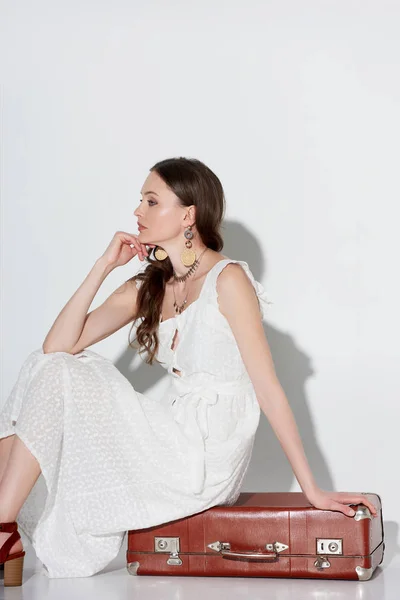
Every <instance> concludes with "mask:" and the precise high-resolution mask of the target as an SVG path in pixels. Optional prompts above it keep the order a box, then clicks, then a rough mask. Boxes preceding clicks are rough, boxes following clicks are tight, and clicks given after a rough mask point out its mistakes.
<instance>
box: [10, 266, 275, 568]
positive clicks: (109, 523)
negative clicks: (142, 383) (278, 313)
mask: <svg viewBox="0 0 400 600" xmlns="http://www.w3.org/2000/svg"><path fill="white" fill-rule="evenodd" d="M230 262H233V263H239V264H241V265H242V267H243V268H244V270H245V272H246V273H247V275H248V277H249V278H250V280H251V281H252V283H253V285H254V288H255V290H256V292H257V295H258V298H259V300H260V308H261V312H262V314H263V316H265V309H266V306H267V304H269V302H268V299H267V295H266V293H265V291H264V289H263V287H262V286H261V284H260V283H259V282H258V281H256V280H255V279H254V277H253V275H252V273H251V271H250V269H249V267H248V264H247V263H246V262H244V261H237V260H233V259H222V260H221V261H219V262H218V263H216V264H215V265H214V266H213V267H212V268H211V270H210V271H209V272H208V273H207V275H206V278H205V281H204V284H203V287H202V290H201V293H200V296H199V298H198V299H197V300H196V301H195V302H193V303H192V304H190V305H189V306H188V308H187V309H186V310H184V311H183V312H182V313H181V314H180V315H177V316H175V317H173V318H171V319H167V320H166V321H162V322H160V325H159V338H160V349H159V352H158V354H157V358H158V360H159V361H161V363H162V366H164V367H165V368H166V369H167V371H168V377H169V379H170V385H169V387H168V389H167V393H166V394H165V395H164V396H163V397H162V398H159V399H158V400H157V401H155V400H153V399H151V398H150V397H148V396H147V395H145V394H142V393H140V392H137V391H136V390H135V389H134V387H133V386H132V384H131V383H130V382H129V381H128V379H126V378H125V377H124V376H123V375H122V374H121V372H120V371H119V370H118V369H117V368H116V367H115V366H114V364H113V363H112V361H111V360H109V359H107V358H105V357H103V356H101V355H99V354H97V353H96V352H93V351H91V350H83V351H82V352H80V353H79V354H75V355H71V354H69V353H67V352H53V353H49V354H44V353H43V351H42V349H39V350H35V351H34V352H32V353H31V354H30V355H29V356H28V357H27V359H26V360H25V362H24V363H23V365H22V367H21V370H20V373H19V376H18V379H17V381H16V383H15V385H14V387H13V389H12V391H11V394H10V396H9V397H8V399H7V401H6V403H5V405H4V406H3V408H2V410H1V413H0V438H3V437H6V436H8V435H11V434H13V433H16V434H17V435H18V436H19V437H20V438H21V439H22V441H23V442H24V443H25V444H26V446H27V447H28V449H29V450H30V451H31V452H32V454H33V455H34V456H35V457H36V459H37V460H38V462H39V464H40V467H41V474H40V476H39V479H38V480H37V482H36V483H35V485H34V487H33V489H32V491H31V493H30V494H29V496H28V498H27V499H26V501H25V503H24V505H23V507H22V508H21V510H20V512H19V515H18V517H17V519H16V520H17V523H18V525H19V527H20V529H21V530H22V531H23V533H25V535H27V537H28V539H29V540H30V541H31V543H32V545H33V547H34V549H35V552H36V555H37V557H38V558H39V559H40V561H41V562H42V564H43V567H44V568H43V572H44V573H45V574H46V575H47V576H48V577H50V578H56V577H86V576H90V575H93V574H95V573H97V572H99V571H100V570H102V569H103V568H104V567H105V566H106V565H107V564H108V563H109V562H110V561H111V560H112V559H113V558H114V557H115V556H116V555H117V554H118V552H119V550H120V548H121V545H122V542H123V539H124V536H125V534H126V532H127V531H128V530H133V529H141V528H146V527H151V526H153V525H157V524H161V523H165V522H168V521H172V520H175V519H179V518H182V517H185V516H189V515H192V514H194V513H197V512H200V511H203V510H205V509H208V508H211V507H212V506H216V505H219V504H233V503H234V502H235V501H236V499H237V497H238V495H239V490H240V486H241V483H242V480H243V477H244V475H245V472H246V469H247V467H248V465H249V462H250V458H251V452H252V448H253V443H254V436H255V433H256V430H257V427H258V423H259V417H260V407H259V404H258V401H257V398H256V395H255V391H254V387H253V385H252V383H251V380H250V378H249V376H248V373H247V370H246V368H245V366H244V363H243V361H242V359H241V355H240V352H239V349H238V347H237V344H236V341H235V338H234V336H233V333H232V331H231V328H230V326H229V323H228V321H227V320H226V319H225V317H224V316H223V315H222V313H221V312H220V311H219V307H218V301H217V291H216V281H217V276H218V274H219V273H220V272H221V271H222V269H223V268H224V266H225V265H227V264H228V263H230ZM138 285H140V282H138ZM176 329H177V330H178V331H179V342H178V344H177V346H176V348H175V350H172V349H171V345H172V340H173V337H174V333H175V330H176ZM174 368H175V369H178V370H179V371H181V375H178V374H177V373H176V372H175V371H174V370H173V369H174Z"/></svg>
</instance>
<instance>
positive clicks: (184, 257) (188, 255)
mask: <svg viewBox="0 0 400 600" xmlns="http://www.w3.org/2000/svg"><path fill="white" fill-rule="evenodd" d="M195 260H196V253H195V251H194V250H192V249H191V248H185V249H184V251H183V252H182V253H181V261H182V262H183V264H184V265H185V267H190V266H191V265H192V264H193V263H194V261H195Z"/></svg>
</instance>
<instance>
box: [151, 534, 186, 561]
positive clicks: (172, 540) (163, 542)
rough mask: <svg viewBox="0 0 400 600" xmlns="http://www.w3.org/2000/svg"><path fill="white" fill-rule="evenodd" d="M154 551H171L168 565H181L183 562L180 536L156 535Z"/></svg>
mask: <svg viewBox="0 0 400 600" xmlns="http://www.w3.org/2000/svg"><path fill="white" fill-rule="evenodd" d="M154 552H169V553H170V555H169V558H168V560H167V565H176V566H180V565H181V564H182V560H181V559H180V558H179V538H178V537H155V538H154Z"/></svg>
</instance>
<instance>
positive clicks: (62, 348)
mask: <svg viewBox="0 0 400 600" xmlns="http://www.w3.org/2000/svg"><path fill="white" fill-rule="evenodd" d="M111 271H112V268H110V266H108V265H107V263H106V262H104V259H102V258H99V259H98V260H97V261H96V262H95V264H94V265H93V267H92V269H91V270H90V272H89V274H88V275H87V276H86V278H85V279H84V281H83V283H82V284H81V285H80V286H79V288H78V289H77V290H76V292H75V294H74V295H73V296H72V297H71V298H70V299H69V300H68V302H67V304H66V305H65V306H64V308H63V309H62V311H61V312H60V314H59V315H58V317H57V318H56V320H55V321H54V323H53V325H52V326H51V329H50V331H49V332H48V334H47V335H46V338H45V340H44V342H43V351H44V352H45V353H48V352H69V351H70V350H71V348H73V346H74V345H75V344H76V342H77V341H78V339H79V337H80V335H81V333H82V329H83V326H84V324H85V319H86V316H87V312H88V310H89V307H90V305H91V304H92V301H93V298H94V297H95V295H96V294H97V292H98V290H99V288H100V286H101V284H102V283H103V281H104V280H105V278H106V277H107V275H108V274H109V273H110V272H111Z"/></svg>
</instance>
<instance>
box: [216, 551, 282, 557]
mask: <svg viewBox="0 0 400 600" xmlns="http://www.w3.org/2000/svg"><path fill="white" fill-rule="evenodd" d="M220 553H221V554H222V555H223V556H236V557H238V558H258V559H260V558H265V559H267V558H278V556H279V554H278V552H268V553H267V554H266V553H265V552H232V551H231V550H221V551H220Z"/></svg>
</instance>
